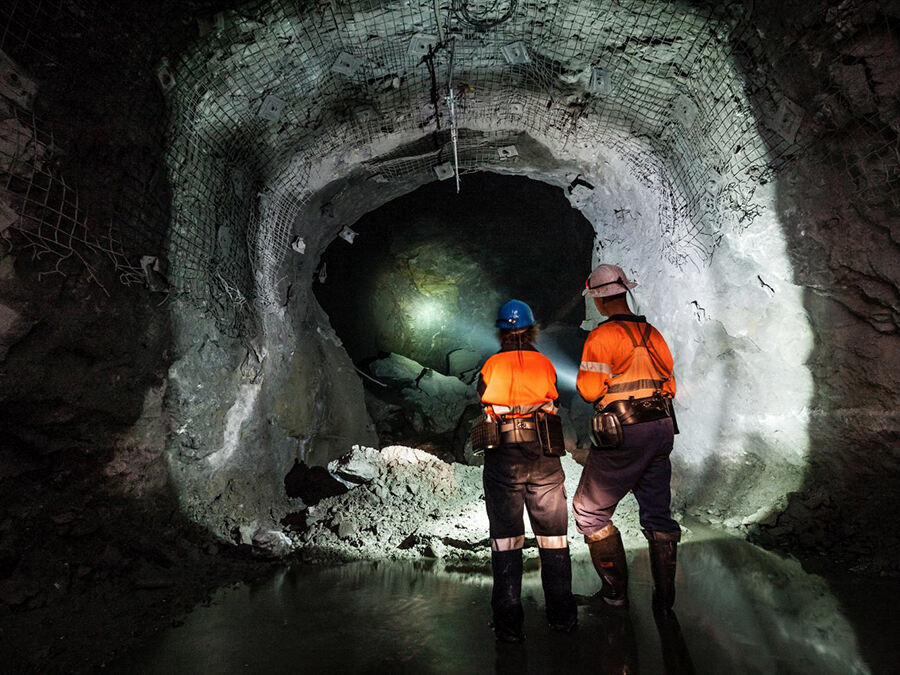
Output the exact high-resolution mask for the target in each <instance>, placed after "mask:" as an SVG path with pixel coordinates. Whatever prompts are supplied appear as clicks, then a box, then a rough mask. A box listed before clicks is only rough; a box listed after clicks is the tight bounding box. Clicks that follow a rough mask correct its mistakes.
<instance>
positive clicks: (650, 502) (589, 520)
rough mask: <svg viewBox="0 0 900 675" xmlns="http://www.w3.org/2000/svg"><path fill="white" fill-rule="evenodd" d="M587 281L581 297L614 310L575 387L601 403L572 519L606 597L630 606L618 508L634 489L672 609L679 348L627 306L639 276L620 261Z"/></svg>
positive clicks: (659, 583) (662, 600)
mask: <svg viewBox="0 0 900 675" xmlns="http://www.w3.org/2000/svg"><path fill="white" fill-rule="evenodd" d="M585 286H586V288H585V290H584V295H587V296H590V297H592V298H593V300H594V304H595V305H596V307H597V309H598V310H599V311H600V314H602V315H603V316H605V317H607V318H606V320H605V321H603V322H602V323H600V324H599V325H598V326H597V327H596V328H595V329H594V330H592V331H591V333H590V335H589V336H588V338H587V341H586V342H585V345H584V351H583V353H582V357H581V365H580V366H579V371H578V380H577V387H578V392H579V393H580V394H581V396H582V397H583V398H584V399H585V400H586V401H588V402H589V403H592V404H593V405H594V418H593V420H592V428H591V435H592V440H593V443H592V445H591V451H590V452H589V453H588V458H587V461H586V462H585V465H584V471H583V473H582V475H581V481H580V482H579V484H578V490H577V491H576V492H575V497H574V500H573V511H574V514H575V522H576V525H577V526H578V531H579V532H580V533H581V534H583V535H584V538H585V541H586V542H587V544H588V547H589V548H590V552H591V560H592V561H593V563H594V567H595V569H596V570H597V574H598V575H599V576H600V578H601V580H602V582H603V586H602V589H601V591H600V596H601V598H602V599H603V600H604V601H605V602H606V603H607V604H608V605H610V606H613V607H622V606H626V605H627V603H628V594H627V593H628V569H627V567H626V563H625V549H624V548H623V546H622V537H621V535H620V534H619V531H618V530H617V529H616V526H615V525H614V524H613V523H612V516H613V512H614V511H615V510H616V506H617V505H618V503H619V501H620V500H621V499H622V498H623V497H624V496H625V495H626V494H627V493H628V492H629V491H633V492H634V496H635V498H636V499H637V502H638V505H639V507H640V522H641V528H642V529H643V532H644V536H645V537H646V538H647V540H648V542H649V544H650V566H651V572H652V574H653V582H654V593H653V605H654V607H655V608H656V609H660V610H669V609H671V608H672V605H673V603H674V601H675V549H676V545H677V542H678V540H679V539H680V538H681V530H680V528H679V526H678V523H676V522H675V521H674V520H673V519H672V514H671V505H670V502H671V488H670V482H671V477H672V466H671V463H670V461H669V454H670V453H671V451H672V444H673V439H674V433H676V432H677V427H676V425H675V419H674V415H673V408H672V399H673V398H674V397H675V378H674V377H673V376H672V365H673V364H672V354H671V353H670V352H669V347H668V345H667V344H666V341H665V340H664V339H663V337H662V335H660V333H659V331H658V330H656V329H655V328H654V327H653V326H651V325H650V324H649V323H647V320H646V319H645V318H644V317H643V316H638V315H636V314H634V313H633V312H632V311H631V309H630V308H629V306H628V298H627V293H628V292H629V291H630V290H631V289H632V288H634V287H635V286H637V284H636V283H634V282H632V281H629V280H628V278H627V277H626V276H625V273H624V272H623V271H622V268H620V267H618V266H616V265H600V266H599V267H597V268H596V269H595V270H594V271H593V272H592V273H591V276H590V277H589V278H588V280H587V282H586V284H585Z"/></svg>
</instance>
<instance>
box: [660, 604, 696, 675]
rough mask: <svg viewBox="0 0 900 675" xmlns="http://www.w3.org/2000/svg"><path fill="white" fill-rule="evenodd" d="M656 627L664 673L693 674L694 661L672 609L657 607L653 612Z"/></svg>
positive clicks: (669, 674)
mask: <svg viewBox="0 0 900 675" xmlns="http://www.w3.org/2000/svg"><path fill="white" fill-rule="evenodd" d="M653 618H654V619H655V620H656V629H657V630H658V631H659V639H660V642H661V643H662V656H663V665H664V666H665V669H666V675H693V673H694V662H693V661H691V655H690V652H688V648H687V645H686V644H685V642H684V637H682V635H681V626H680V625H679V624H678V617H676V616H675V610H673V609H659V610H656V611H654V612H653Z"/></svg>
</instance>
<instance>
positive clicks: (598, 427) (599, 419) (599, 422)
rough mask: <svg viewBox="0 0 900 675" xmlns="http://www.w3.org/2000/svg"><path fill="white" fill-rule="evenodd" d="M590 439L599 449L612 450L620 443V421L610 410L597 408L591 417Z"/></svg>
mask: <svg viewBox="0 0 900 675" xmlns="http://www.w3.org/2000/svg"><path fill="white" fill-rule="evenodd" d="M591 440H592V441H593V443H594V447H596V448H598V449H599V450H614V449H615V448H618V447H619V446H621V445H622V423H621V422H619V418H618V417H617V416H616V415H615V414H614V413H611V412H604V411H602V410H598V411H597V412H595V413H594V416H593V418H591Z"/></svg>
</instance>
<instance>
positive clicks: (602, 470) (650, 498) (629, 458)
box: [572, 417, 680, 535]
mask: <svg viewBox="0 0 900 675" xmlns="http://www.w3.org/2000/svg"><path fill="white" fill-rule="evenodd" d="M623 432H624V439H623V441H622V445H621V447H619V448H616V449H615V450H598V449H596V448H591V451H590V453H589V454H588V458H587V462H586V463H585V465H584V471H583V472H582V474H581V482H580V483H579V484H578V490H576V492H575V498H574V499H573V505H572V508H573V511H574V513H575V523H576V525H577V526H578V531H579V532H580V533H581V534H584V535H588V534H593V533H594V532H597V531H599V530H601V529H603V528H604V527H606V526H607V525H608V524H609V523H610V521H611V519H612V515H613V513H614V512H615V510H616V506H618V504H619V502H620V501H621V500H622V498H623V497H624V496H625V495H626V494H628V491H629V490H632V491H634V496H635V498H636V499H637V502H638V506H639V507H640V519H641V527H643V528H644V529H645V530H655V531H658V532H678V531H679V530H680V528H679V527H678V523H676V522H675V521H674V520H672V512H671V500H672V492H671V486H670V483H671V479H672V464H671V463H670V461H669V454H670V453H671V452H672V442H673V439H674V433H673V427H672V420H671V419H670V418H668V417H667V418H664V419H661V420H655V421H653V422H642V423H641V424H632V425H629V426H626V427H623Z"/></svg>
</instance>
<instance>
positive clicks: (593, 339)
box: [576, 314, 675, 406]
mask: <svg viewBox="0 0 900 675" xmlns="http://www.w3.org/2000/svg"><path fill="white" fill-rule="evenodd" d="M672 368H673V362H672V354H671V352H670V351H669V346H668V345H667V344H666V341H665V340H664V339H663V337H662V335H660V333H659V331H658V330H656V329H655V328H654V327H653V326H651V325H650V324H649V323H647V320H646V319H645V318H644V317H643V316H635V315H630V314H616V315H614V316H612V317H610V318H609V320H608V321H604V322H603V323H601V324H600V325H599V326H597V327H596V328H595V329H594V330H592V331H591V333H590V335H588V339H587V341H586V342H585V343H584V351H583V352H582V355H581V365H580V367H579V369H578V380H577V382H576V385H577V387H578V393H579V394H581V396H582V398H584V399H585V400H586V401H588V402H590V403H594V402H597V401H599V403H600V405H601V406H607V405H609V404H610V403H613V402H614V401H620V400H624V399H628V398H632V397H633V398H636V399H638V398H647V397H648V396H653V394H655V393H657V392H659V393H660V394H662V395H663V396H668V397H669V398H674V397H675V378H674V377H673V376H672Z"/></svg>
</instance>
